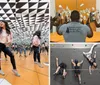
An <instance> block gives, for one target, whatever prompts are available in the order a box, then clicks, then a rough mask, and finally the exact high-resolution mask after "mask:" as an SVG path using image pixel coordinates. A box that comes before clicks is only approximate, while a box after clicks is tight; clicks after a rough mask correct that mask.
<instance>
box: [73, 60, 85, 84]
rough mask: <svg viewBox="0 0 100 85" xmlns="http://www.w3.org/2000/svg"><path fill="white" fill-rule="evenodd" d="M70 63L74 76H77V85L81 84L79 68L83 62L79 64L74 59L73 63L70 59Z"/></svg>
mask: <svg viewBox="0 0 100 85" xmlns="http://www.w3.org/2000/svg"><path fill="white" fill-rule="evenodd" d="M71 63H72V64H73V66H74V73H75V76H78V79H79V83H80V84H81V71H80V67H81V65H82V63H83V60H82V61H81V62H79V61H78V60H77V59H75V61H74V60H73V59H72V60H71Z"/></svg>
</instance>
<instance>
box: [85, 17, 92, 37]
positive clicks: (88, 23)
mask: <svg viewBox="0 0 100 85" xmlns="http://www.w3.org/2000/svg"><path fill="white" fill-rule="evenodd" d="M86 24H87V26H88V27H89V28H90V31H91V34H88V35H87V37H89V38H91V37H93V31H92V28H91V26H90V19H89V18H88V20H87V22H86Z"/></svg>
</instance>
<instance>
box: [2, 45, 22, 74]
mask: <svg viewBox="0 0 100 85" xmlns="http://www.w3.org/2000/svg"><path fill="white" fill-rule="evenodd" d="M3 52H4V53H6V54H7V55H8V56H9V57H10V61H11V64H12V66H13V70H12V71H13V72H14V74H15V75H16V76H20V75H19V74H18V72H17V69H16V63H15V59H14V55H13V54H12V52H11V51H10V50H9V49H8V48H6V47H5V48H4V49H3Z"/></svg>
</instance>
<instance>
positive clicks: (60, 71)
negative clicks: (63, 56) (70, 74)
mask: <svg viewBox="0 0 100 85" xmlns="http://www.w3.org/2000/svg"><path fill="white" fill-rule="evenodd" d="M56 66H57V69H56V72H55V73H54V75H62V77H63V78H65V77H66V75H67V72H66V68H67V65H66V64H65V63H63V62H61V63H60V64H58V58H56Z"/></svg>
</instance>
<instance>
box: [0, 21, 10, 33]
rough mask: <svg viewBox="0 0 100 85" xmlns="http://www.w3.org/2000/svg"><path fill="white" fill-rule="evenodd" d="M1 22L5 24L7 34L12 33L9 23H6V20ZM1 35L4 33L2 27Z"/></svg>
mask: <svg viewBox="0 0 100 85" xmlns="http://www.w3.org/2000/svg"><path fill="white" fill-rule="evenodd" d="M0 21H1V22H4V23H5V29H6V33H7V34H10V33H11V32H10V27H9V25H8V22H7V21H5V20H0ZM0 33H2V28H1V27H0Z"/></svg>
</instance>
